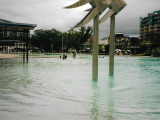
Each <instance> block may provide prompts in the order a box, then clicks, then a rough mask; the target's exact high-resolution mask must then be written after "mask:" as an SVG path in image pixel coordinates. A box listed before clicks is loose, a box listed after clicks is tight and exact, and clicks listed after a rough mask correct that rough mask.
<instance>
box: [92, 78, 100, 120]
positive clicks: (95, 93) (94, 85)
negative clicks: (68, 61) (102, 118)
mask: <svg viewBox="0 0 160 120" xmlns="http://www.w3.org/2000/svg"><path fill="white" fill-rule="evenodd" d="M92 88H93V96H92V109H91V118H92V119H93V120H98V117H99V113H98V109H99V106H98V99H99V95H100V91H99V87H98V85H97V81H93V83H92Z"/></svg>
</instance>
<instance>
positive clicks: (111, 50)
mask: <svg viewBox="0 0 160 120" xmlns="http://www.w3.org/2000/svg"><path fill="white" fill-rule="evenodd" d="M114 50H115V15H112V16H111V19H110V44H109V75H111V76H112V75H114Z"/></svg>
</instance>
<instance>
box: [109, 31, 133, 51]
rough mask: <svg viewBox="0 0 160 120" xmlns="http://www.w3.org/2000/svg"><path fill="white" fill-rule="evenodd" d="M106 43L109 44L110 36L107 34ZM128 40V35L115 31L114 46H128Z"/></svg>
mask: <svg viewBox="0 0 160 120" xmlns="http://www.w3.org/2000/svg"><path fill="white" fill-rule="evenodd" d="M107 41H108V42H107V43H108V44H109V41H110V36H109V35H108V36H107ZM129 44H130V41H129V35H125V34H123V33H116V34H115V47H116V48H117V49H119V48H122V47H127V46H129Z"/></svg>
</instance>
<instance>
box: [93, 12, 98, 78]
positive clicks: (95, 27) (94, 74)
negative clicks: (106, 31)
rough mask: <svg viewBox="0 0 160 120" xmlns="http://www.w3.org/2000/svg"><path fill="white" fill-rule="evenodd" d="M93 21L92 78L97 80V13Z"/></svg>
mask: <svg viewBox="0 0 160 120" xmlns="http://www.w3.org/2000/svg"><path fill="white" fill-rule="evenodd" d="M93 22H94V25H93V57H92V80H98V40H99V14H98V15H97V16H96V17H95V18H94V21H93Z"/></svg>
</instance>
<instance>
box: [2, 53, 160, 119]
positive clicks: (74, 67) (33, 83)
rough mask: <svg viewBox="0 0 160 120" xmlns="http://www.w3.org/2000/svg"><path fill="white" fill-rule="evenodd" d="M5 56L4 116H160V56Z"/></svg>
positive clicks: (82, 117) (75, 117) (3, 67)
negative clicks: (111, 64)
mask: <svg viewBox="0 0 160 120" xmlns="http://www.w3.org/2000/svg"><path fill="white" fill-rule="evenodd" d="M108 59H109V57H108V56H105V57H104V58H99V80H98V81H92V73H91V72H92V56H91V55H78V58H77V59H72V57H71V56H69V58H68V59H67V60H62V59H58V58H30V59H29V63H28V64H23V62H22V60H21V59H19V58H14V59H0V120H159V119H160V58H140V57H119V56H116V57H115V75H114V77H111V76H109V75H108V61H109V60H108Z"/></svg>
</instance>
